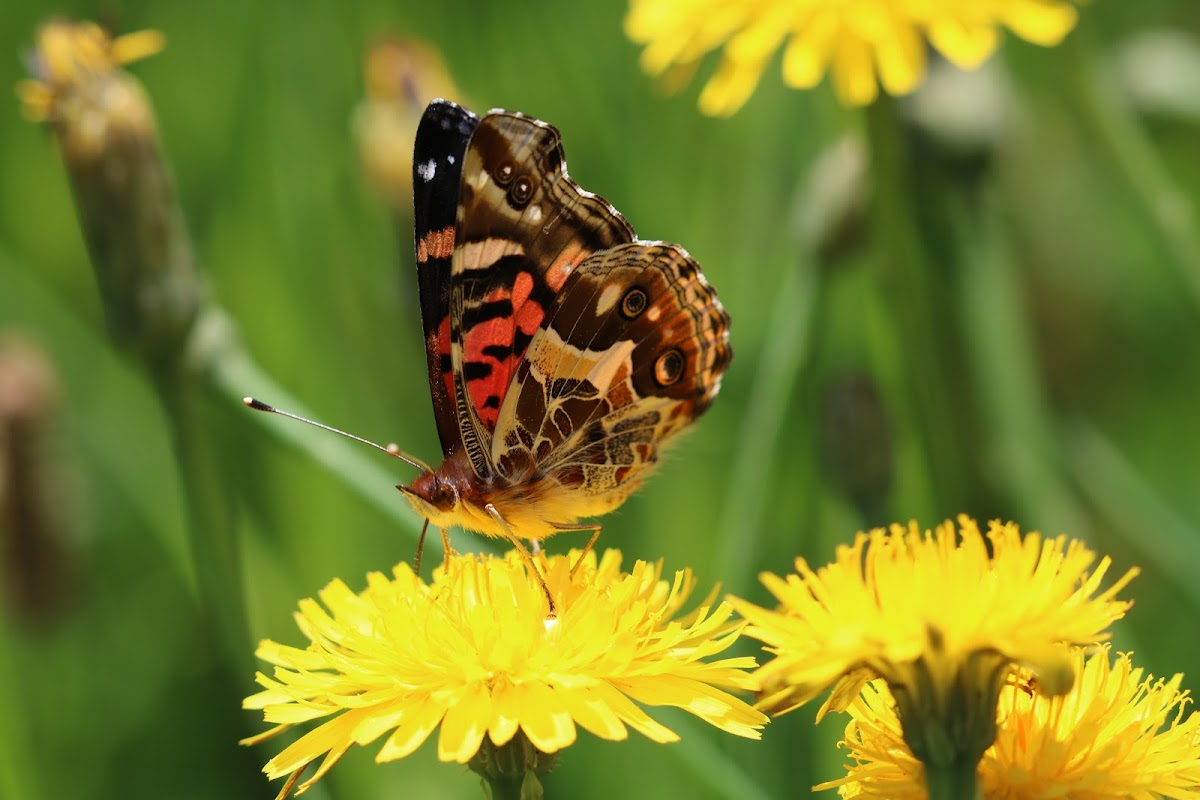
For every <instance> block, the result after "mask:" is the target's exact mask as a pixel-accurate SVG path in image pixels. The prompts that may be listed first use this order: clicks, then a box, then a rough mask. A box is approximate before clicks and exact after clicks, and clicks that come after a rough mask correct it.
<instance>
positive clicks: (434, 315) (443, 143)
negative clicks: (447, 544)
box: [413, 100, 479, 455]
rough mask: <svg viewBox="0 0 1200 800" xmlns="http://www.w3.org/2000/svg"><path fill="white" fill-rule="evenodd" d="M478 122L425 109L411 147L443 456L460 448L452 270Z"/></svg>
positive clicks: (421, 289) (428, 351) (450, 111)
mask: <svg viewBox="0 0 1200 800" xmlns="http://www.w3.org/2000/svg"><path fill="white" fill-rule="evenodd" d="M478 125H479V117H477V116H475V115H474V114H472V113H471V112H470V111H468V110H466V109H465V108H463V107H462V106H459V105H456V104H454V103H451V102H449V101H448V100H435V101H433V102H432V103H430V104H429V106H428V107H427V108H426V109H425V114H424V116H422V117H421V124H420V125H419V126H418V128H417V136H416V141H415V143H414V145H413V220H414V224H415V228H416V242H417V291H418V293H419V295H420V299H421V321H422V327H423V329H424V334H425V358H426V363H427V367H428V370H429V391H430V395H431V396H432V399H433V415H434V418H435V420H436V421H437V429H438V438H439V439H440V440H441V443H442V454H443V455H449V454H450V453H451V452H453V451H454V450H457V449H459V447H461V444H462V438H461V433H460V432H459V425H458V413H457V411H456V410H455V407H454V377H453V372H452V368H451V363H450V269H451V261H452V256H453V254H454V244H455V241H456V239H457V236H456V235H455V219H456V217H457V215H458V205H459V203H458V200H459V186H460V184H461V182H462V165H463V158H464V156H465V154H466V150H467V142H468V141H469V140H470V138H471V134H472V132H474V130H475V128H476V126H478Z"/></svg>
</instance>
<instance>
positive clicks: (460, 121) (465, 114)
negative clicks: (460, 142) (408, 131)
mask: <svg viewBox="0 0 1200 800" xmlns="http://www.w3.org/2000/svg"><path fill="white" fill-rule="evenodd" d="M478 124H479V117H478V116H477V115H476V114H475V113H474V112H472V111H471V110H470V109H469V108H467V107H466V106H461V105H459V104H458V103H456V102H454V101H453V100H447V99H445V98H444V97H438V98H436V99H434V100H432V101H430V103H429V105H427V106H425V113H424V114H422V115H421V124H420V125H419V126H418V127H417V139H418V140H419V139H420V138H421V132H422V131H427V130H428V128H430V127H435V128H437V129H438V130H440V131H451V130H454V131H457V132H458V133H459V135H462V136H470V135H471V132H472V131H474V130H475V126H476V125H478Z"/></svg>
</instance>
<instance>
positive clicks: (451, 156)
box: [446, 153, 455, 164]
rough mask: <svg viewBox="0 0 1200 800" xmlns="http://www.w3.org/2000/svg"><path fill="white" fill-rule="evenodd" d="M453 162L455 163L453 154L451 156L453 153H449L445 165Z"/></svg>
mask: <svg viewBox="0 0 1200 800" xmlns="http://www.w3.org/2000/svg"><path fill="white" fill-rule="evenodd" d="M454 162H455V158H454V154H453V153H451V154H450V155H448V156H446V163H447V164H453V163H454Z"/></svg>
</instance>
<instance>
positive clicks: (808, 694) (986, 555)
mask: <svg viewBox="0 0 1200 800" xmlns="http://www.w3.org/2000/svg"><path fill="white" fill-rule="evenodd" d="M958 522H959V530H958V532H957V535H956V532H955V527H954V525H953V524H952V523H950V522H946V523H943V524H942V525H940V526H939V527H938V528H937V529H936V530H935V531H929V532H925V533H924V534H922V532H921V531H920V529H919V528H918V527H917V525H916V523H915V522H914V523H910V524H909V526H908V527H907V528H906V527H903V526H900V525H893V526H892V528H891V529H890V531H885V530H882V529H880V530H875V531H871V532H870V533H865V534H864V533H860V534H859V535H858V536H857V537H856V539H855V541H854V544H853V545H851V546H848V547H847V546H843V547H840V548H838V552H837V559H836V561H835V562H834V563H832V564H830V565H828V566H825V567H822V568H821V569H819V570H817V571H815V572H814V571H813V570H812V569H811V568H810V567H809V566H808V564H807V563H806V562H805V561H804V560H803V559H798V560H797V561H796V570H797V574H794V575H790V576H788V577H787V578H786V579H783V578H779V577H776V576H774V575H770V574H764V575H763V576H762V580H763V583H764V584H765V585H766V586H767V588H768V589H769V590H770V591H771V593H772V594H774V595H775V597H777V598H778V599H779V602H780V607H779V609H778V610H774V611H772V610H767V609H763V608H759V607H758V606H755V605H752V604H750V603H747V602H744V601H741V600H737V599H732V600H731V602H732V603H733V604H734V607H735V608H736V609H737V610H738V611H739V612H740V613H741V614H742V615H743V616H744V617H745V618H746V619H747V620H749V621H750V627H748V628H747V629H746V634H747V635H748V636H752V637H754V638H757V639H760V640H761V641H763V642H764V643H765V645H766V648H765V649H766V650H767V651H768V652H771V653H773V654H774V655H775V658H774V659H773V660H771V661H770V662H768V663H767V664H766V665H764V666H763V667H760V668H759V669H758V670H757V672H756V673H755V675H756V676H757V677H758V679H759V681H760V694H759V697H760V699H759V707H761V708H763V709H765V710H767V711H769V712H773V713H784V712H786V711H789V710H791V709H793V708H795V707H796V706H799V705H801V704H802V703H806V702H808V701H809V700H811V699H813V698H814V697H816V696H817V695H818V694H820V693H822V692H824V691H825V690H826V689H828V688H830V687H833V692H832V695H831V697H830V698H829V699H828V700H827V701H826V702H825V704H824V705H823V706H822V708H821V710H820V712H819V714H818V716H819V717H820V716H823V715H824V714H825V713H826V712H827V711H829V710H830V709H834V710H839V711H840V710H844V709H845V708H846V707H847V706H848V705H850V704H851V703H852V702H854V701H855V699H856V698H858V697H859V693H860V690H861V689H862V687H863V685H864V684H865V683H866V682H867V681H868V680H870V679H873V678H882V679H883V680H884V681H885V682H886V683H887V685H888V686H889V688H890V690H891V692H892V695H893V696H894V697H895V699H896V702H897V704H898V706H899V710H900V719H901V720H902V721H903V730H904V738H905V740H906V741H907V742H908V744H909V747H910V749H911V750H912V752H913V753H915V754H916V755H917V756H918V757H919V758H920V759H921V761H923V762H924V763H925V765H926V767H927V768H928V767H929V766H930V764H931V763H934V764H938V765H946V764H951V763H953V764H955V765H957V766H958V767H960V768H961V767H963V765H964V764H966V765H968V766H970V767H971V768H972V769H973V766H974V764H975V763H976V762H977V761H978V758H979V756H980V755H981V754H982V753H983V751H984V750H985V749H986V748H987V747H988V746H989V745H990V744H991V743H992V740H993V738H994V735H995V709H996V702H997V698H998V695H999V692H1000V689H1001V687H1002V685H1003V682H1004V678H1005V677H1006V676H1007V675H1008V673H1009V671H1010V670H1011V668H1012V666H1013V665H1014V664H1015V665H1019V666H1023V667H1026V668H1028V669H1029V670H1030V671H1031V674H1033V675H1035V676H1036V677H1037V680H1038V682H1039V686H1040V688H1041V689H1042V691H1044V692H1045V693H1046V694H1048V695H1057V694H1062V693H1063V692H1065V691H1066V690H1067V689H1069V688H1070V686H1071V682H1072V680H1073V672H1072V669H1071V658H1070V653H1069V650H1068V649H1067V648H1066V647H1065V645H1069V644H1084V643H1092V642H1097V641H1101V640H1103V639H1106V638H1107V636H1108V634H1107V633H1106V631H1105V629H1106V628H1107V626H1108V625H1109V624H1110V623H1111V622H1112V621H1113V620H1115V619H1117V618H1119V617H1121V616H1123V615H1124V613H1125V611H1126V610H1127V609H1128V608H1129V606H1130V603H1129V602H1127V601H1122V600H1117V599H1115V596H1116V594H1117V593H1118V592H1119V591H1120V590H1121V589H1122V588H1124V587H1125V585H1126V584H1127V583H1128V582H1129V581H1130V580H1131V579H1132V578H1133V576H1134V575H1135V574H1136V570H1130V571H1129V572H1127V573H1126V574H1125V575H1124V576H1123V577H1122V578H1120V579H1119V580H1117V581H1116V582H1115V583H1114V584H1113V585H1112V586H1111V587H1109V588H1108V589H1105V590H1103V591H1101V589H1100V585H1101V582H1102V581H1103V579H1104V576H1105V574H1106V573H1107V571H1108V569H1109V566H1110V563H1111V562H1110V560H1109V559H1108V558H1104V559H1102V560H1101V561H1100V562H1099V564H1097V565H1096V566H1095V569H1094V570H1093V571H1091V572H1090V573H1089V572H1088V569H1089V568H1090V567H1092V565H1093V562H1094V561H1095V559H1096V556H1095V553H1093V552H1092V551H1090V550H1089V549H1087V548H1086V547H1085V546H1084V545H1083V544H1082V543H1081V542H1079V541H1074V540H1073V541H1070V542H1068V540H1067V538H1066V537H1065V536H1059V537H1057V538H1054V539H1043V538H1042V537H1041V535H1039V534H1037V533H1031V534H1028V535H1026V536H1022V535H1021V533H1020V531H1019V529H1018V528H1017V526H1016V525H1013V524H1011V523H1009V524H1001V523H999V522H992V523H991V524H990V526H989V530H988V534H987V541H985V540H984V537H983V535H982V534H981V533H980V531H979V528H978V527H977V526H976V524H975V522H974V520H972V519H970V518H969V517H966V516H961V517H959V520H958ZM989 545H990V547H989ZM972 759H973V760H972ZM972 774H973V772H972Z"/></svg>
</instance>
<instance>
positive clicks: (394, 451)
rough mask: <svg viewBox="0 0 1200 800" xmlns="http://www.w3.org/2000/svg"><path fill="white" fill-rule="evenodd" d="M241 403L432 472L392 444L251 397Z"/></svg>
mask: <svg viewBox="0 0 1200 800" xmlns="http://www.w3.org/2000/svg"><path fill="white" fill-rule="evenodd" d="M242 402H243V403H245V404H246V405H247V406H249V407H250V408H252V409H254V410H255V411H265V412H267V413H268V414H278V415H279V416H281V417H287V418H288V419H294V420H296V421H297V422H304V423H307V424H309V425H312V426H313V427H316V428H320V429H321V430H325V431H329V432H330V433H336V434H337V435H338V436H345V437H346V438H347V439H353V440H354V441H356V442H360V443H362V444H365V445H367V446H368V447H374V448H375V449H376V450H382V451H383V452H385V453H387V454H388V455H389V456H393V457H394V458H398V459H400V460H401V461H403V462H404V463H405V464H411V465H412V466H414V467H416V468H417V469H419V470H421V471H422V472H433V470H432V469H430V468H429V465H428V464H426V463H425V462H424V461H422V460H421V459H419V458H417V457H416V456H410V455H409V454H408V453H405V452H404V451H403V450H401V449H400V448H399V447H397V446H396V445H394V444H389V445H388V446H387V447H384V446H383V445H381V444H375V442H372V441H371V440H369V439H364V438H362V437H361V436H355V435H354V434H353V433H346V432H345V431H342V430H338V429H337V428H334V427H332V426H330V425H325V424H324V423H321V422H315V421H313V420H311V419H307V418H306V417H302V416H300V415H299V414H293V413H292V412H290V411H284V410H283V409H281V408H275V406H269V405H267V404H266V403H264V402H263V401H261V400H255V399H254V398H253V397H243V398H242Z"/></svg>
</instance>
